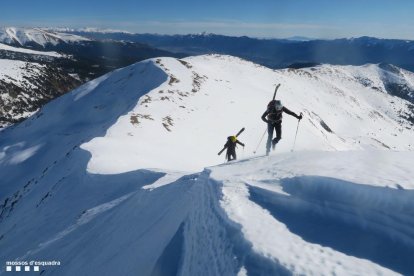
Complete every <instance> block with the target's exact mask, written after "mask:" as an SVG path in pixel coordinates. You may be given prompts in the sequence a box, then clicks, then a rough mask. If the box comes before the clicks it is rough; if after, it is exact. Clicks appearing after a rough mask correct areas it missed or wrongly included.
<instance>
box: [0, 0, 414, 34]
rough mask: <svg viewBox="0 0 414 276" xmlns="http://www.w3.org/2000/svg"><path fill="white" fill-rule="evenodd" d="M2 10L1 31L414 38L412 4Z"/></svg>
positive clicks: (324, 0) (92, 1)
mask: <svg viewBox="0 0 414 276" xmlns="http://www.w3.org/2000/svg"><path fill="white" fill-rule="evenodd" d="M0 6H1V10H0V25H2V26H40V27H73V28H79V27H98V28H112V29H121V30H127V31H131V32H138V33H144V32H150V33H161V34H175V33H179V34H183V33H198V32H203V31H206V32H212V33H219V34H226V35H248V36H254V37H279V38H280V37H291V36H307V37H313V38H338V37H357V36H364V35H366V36H375V37H385V38H403V39H414V27H413V26H414V19H413V16H412V13H413V12H414V1H412V0H375V1H374V0H358V1H357V0H330V1H329V0H284V1H282V0H273V1H272V0H262V1H259V0H258V1H252V0H250V1H242V0H239V1H235V0H221V1H218V0H209V1H206V0H203V1H200V0H181V1H180V0H178V1H172V0H170V1H167V0H153V1H151V0H146V1H132V0H124V1H122V0H118V1H109V0H101V1H97V0H71V1H58V0H54V1H52V0H37V1H34V0H13V1H2V3H1V5H0Z"/></svg>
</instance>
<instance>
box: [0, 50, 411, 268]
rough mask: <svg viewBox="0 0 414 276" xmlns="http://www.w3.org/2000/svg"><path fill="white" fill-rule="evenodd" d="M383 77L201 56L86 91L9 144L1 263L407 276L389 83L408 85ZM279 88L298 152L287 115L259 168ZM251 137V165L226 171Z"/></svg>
mask: <svg viewBox="0 0 414 276" xmlns="http://www.w3.org/2000/svg"><path fill="white" fill-rule="evenodd" d="M384 70H385V69H383V68H381V67H380V66H378V65H367V66H364V67H348V66H344V67H340V66H328V65H324V66H321V67H317V68H309V69H302V70H292V69H290V70H289V69H286V70H280V71H273V70H270V69H267V68H264V67H261V66H258V65H255V64H253V63H250V62H246V61H243V60H240V59H237V58H233V57H228V56H200V57H192V58H187V59H184V60H177V59H171V58H160V59H153V60H147V61H144V62H140V63H137V64H134V65H131V66H129V67H126V68H123V69H119V70H116V71H114V72H112V73H109V74H106V75H104V76H102V77H100V78H98V79H96V80H93V81H91V82H88V83H87V84H85V85H83V86H81V87H80V88H78V89H76V90H74V91H72V92H71V93H69V94H66V95H64V96H62V97H60V98H58V99H56V100H54V101H52V102H50V103H49V104H47V105H46V106H45V107H44V108H42V109H41V110H40V111H39V112H37V113H36V114H35V115H34V116H32V117H31V118H30V119H28V120H26V121H24V122H23V123H21V124H18V125H15V126H12V127H9V128H7V129H5V130H3V131H2V132H0V167H1V169H0V179H2V181H1V183H0V204H1V205H0V244H1V248H2V250H1V253H0V263H1V264H2V266H4V265H5V263H6V261H13V260H21V261H30V260H44V261H51V260H58V261H60V262H61V265H60V266H42V270H43V272H42V273H43V275H56V274H58V275H114V274H118V275H136V274H139V275H174V274H179V275H285V274H286V275H290V274H306V275H309V274H316V275H332V274H338V275H348V274H353V275H394V274H405V275H407V274H412V273H413V271H414V267H413V265H412V264H411V262H410V256H412V254H413V253H414V240H413V236H414V228H413V223H414V221H413V214H412V210H414V208H413V207H414V206H413V202H414V201H413V199H414V198H413V196H414V195H413V193H412V189H413V187H414V183H413V182H412V179H413V176H414V172H413V170H412V168H411V164H412V162H413V160H414V155H413V153H412V151H411V150H412V145H411V143H412V141H414V140H413V138H414V137H413V136H414V134H413V131H412V130H413V125H412V121H411V118H412V109H411V108H412V104H411V102H410V101H409V100H407V99H404V98H402V97H397V96H393V95H390V94H389V86H387V85H385V81H384V80H386V81H387V83H388V82H392V83H395V82H396V79H397V80H398V83H400V84H401V83H403V84H404V85H406V87H408V88H410V87H411V88H412V86H411V85H412V83H414V82H413V80H414V78H413V76H412V74H410V73H409V72H405V71H398V72H399V73H398V74H397V73H395V72H394V73H390V72H389V71H387V72H388V73H389V74H384V72H386V71H384ZM401 72H403V73H404V77H401V75H400V73H401ZM401 74H402V73H401ZM384 76H388V77H387V78H386V79H385V77H384ZM390 76H394V77H395V79H392V78H390ZM367 80H369V82H368V81H367ZM276 83H281V84H282V86H281V89H280V91H279V95H278V97H279V98H280V99H281V100H282V102H283V103H284V104H285V105H286V106H287V107H288V108H289V109H291V110H293V111H295V112H304V114H305V117H304V119H303V120H302V121H301V123H300V130H299V134H298V140H297V142H296V148H295V152H293V153H292V152H290V150H291V149H292V140H293V137H294V134H295V130H296V124H297V121H296V120H295V119H294V118H293V117H289V116H286V115H285V118H284V124H283V127H284V128H283V139H282V140H281V142H280V144H279V145H278V146H277V153H276V154H275V155H274V156H270V157H264V156H260V154H261V153H264V144H262V146H261V147H260V154H259V155H257V156H254V155H253V153H252V152H253V150H254V148H255V146H256V145H257V143H258V142H259V140H260V137H261V135H262V134H263V131H264V130H265V125H264V123H263V122H261V121H260V116H261V114H262V113H263V112H264V109H265V106H266V104H267V102H268V101H269V99H270V98H271V96H272V92H273V91H272V90H273V87H274V85H275V84H276ZM407 91H410V90H409V89H408V90H407ZM407 93H409V92H407ZM242 126H244V127H246V131H245V133H243V134H242V135H241V137H240V140H242V141H243V142H245V143H246V145H247V146H246V149H245V150H244V152H243V150H242V149H238V153H239V157H241V159H242V160H241V161H238V162H231V163H228V164H225V165H220V163H221V162H222V157H219V156H217V152H218V151H219V150H220V149H221V147H222V145H223V144H224V142H225V139H226V137H227V136H229V135H231V134H234V133H235V132H236V131H237V130H239V129H240V128H241V127H242ZM214 165H216V166H214ZM205 167H208V168H206V169H204V168H205ZM200 171H201V172H200ZM397 255H398V256H399V257H398V258H396V257H395V256H397ZM0 273H1V274H2V275H3V274H4V275H6V274H7V273H8V272H5V270H4V269H3V270H2V271H1V272H0Z"/></svg>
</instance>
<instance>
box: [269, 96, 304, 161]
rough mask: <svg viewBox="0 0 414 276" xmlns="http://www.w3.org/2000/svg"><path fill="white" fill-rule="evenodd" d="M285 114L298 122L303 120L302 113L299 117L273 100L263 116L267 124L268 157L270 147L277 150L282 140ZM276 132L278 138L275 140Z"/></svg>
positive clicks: (279, 102)
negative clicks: (283, 115) (283, 116)
mask: <svg viewBox="0 0 414 276" xmlns="http://www.w3.org/2000/svg"><path fill="white" fill-rule="evenodd" d="M283 112H285V113H287V114H289V115H291V116H293V117H296V118H297V119H298V120H301V119H302V113H301V114H300V115H297V114H296V113H295V112H292V111H290V110H289V109H287V108H286V107H284V106H283V105H282V102H281V101H279V100H272V101H271V102H270V103H269V104H268V105H267V110H266V111H265V112H264V113H263V115H262V120H263V121H264V122H265V123H267V134H268V136H267V143H266V155H269V152H270V146H271V145H272V149H275V147H276V144H277V143H278V142H279V141H280V139H282V114H283ZM274 130H276V137H275V138H274V139H272V138H273V131H274Z"/></svg>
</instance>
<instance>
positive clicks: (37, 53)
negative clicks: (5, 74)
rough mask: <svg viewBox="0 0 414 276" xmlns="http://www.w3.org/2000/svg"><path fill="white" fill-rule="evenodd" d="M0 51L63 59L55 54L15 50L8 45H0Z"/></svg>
mask: <svg viewBox="0 0 414 276" xmlns="http://www.w3.org/2000/svg"><path fill="white" fill-rule="evenodd" d="M0 50H4V51H11V52H18V53H25V54H31V55H44V56H50V57H64V55H62V54H59V53H57V52H43V51H35V50H30V49H25V48H17V47H13V46H9V45H5V44H2V43H0Z"/></svg>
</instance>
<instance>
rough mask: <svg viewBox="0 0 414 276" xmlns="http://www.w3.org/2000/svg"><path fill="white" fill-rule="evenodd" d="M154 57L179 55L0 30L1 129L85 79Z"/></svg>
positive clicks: (56, 35)
mask: <svg viewBox="0 0 414 276" xmlns="http://www.w3.org/2000/svg"><path fill="white" fill-rule="evenodd" d="M158 56H173V57H176V56H180V55H178V54H173V53H170V52H167V51H164V50H159V49H156V48H153V47H151V46H148V45H146V44H142V43H137V42H124V41H113V40H100V41H98V40H94V39H90V38H86V37H83V36H79V35H74V34H70V33H64V32H62V30H47V29H40V28H12V27H10V28H0V64H1V68H0V129H1V128H2V127H5V126H8V125H10V124H13V123H16V122H19V121H21V120H23V119H25V118H27V117H28V116H30V115H32V114H33V113H34V112H36V111H37V110H38V109H39V108H40V107H41V106H43V105H44V104H45V103H47V102H48V101H50V100H51V99H54V98H55V97H57V96H60V95H62V94H65V93H66V92H68V91H70V90H72V89H74V88H75V87H77V86H79V85H80V84H82V83H84V82H86V81H88V80H91V79H94V78H97V77H99V76H101V75H103V74H105V73H107V72H109V71H112V70H114V69H117V68H120V67H125V66H127V65H130V64H132V63H135V62H138V61H141V60H145V59H148V58H152V57H158ZM18 77H21V78H20V79H19V78H18Z"/></svg>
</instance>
